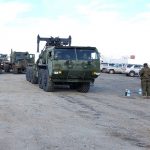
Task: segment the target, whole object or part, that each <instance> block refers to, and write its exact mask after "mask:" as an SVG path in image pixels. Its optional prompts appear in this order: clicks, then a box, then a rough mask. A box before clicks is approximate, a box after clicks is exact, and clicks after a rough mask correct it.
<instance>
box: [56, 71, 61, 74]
mask: <svg viewBox="0 0 150 150" xmlns="http://www.w3.org/2000/svg"><path fill="white" fill-rule="evenodd" d="M54 74H62V71H54Z"/></svg>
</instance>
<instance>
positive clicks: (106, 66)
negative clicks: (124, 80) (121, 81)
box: [101, 63, 125, 74]
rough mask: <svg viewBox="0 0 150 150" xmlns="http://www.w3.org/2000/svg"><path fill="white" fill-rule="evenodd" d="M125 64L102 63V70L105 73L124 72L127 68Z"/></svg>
mask: <svg viewBox="0 0 150 150" xmlns="http://www.w3.org/2000/svg"><path fill="white" fill-rule="evenodd" d="M124 66H125V64H119V63H101V72H105V73H110V74H114V73H123V72H124V70H125V67H124Z"/></svg>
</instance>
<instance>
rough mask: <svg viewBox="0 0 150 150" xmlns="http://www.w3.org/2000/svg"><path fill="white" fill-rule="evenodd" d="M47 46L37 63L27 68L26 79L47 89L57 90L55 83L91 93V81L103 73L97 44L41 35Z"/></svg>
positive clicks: (41, 39) (50, 90) (39, 38)
mask: <svg viewBox="0 0 150 150" xmlns="http://www.w3.org/2000/svg"><path fill="white" fill-rule="evenodd" d="M40 41H46V45H45V47H44V49H43V50H42V51H41V53H40V55H39V58H38V60H37V62H36V64H35V65H34V66H32V67H31V66H30V67H27V72H26V79H27V80H28V81H30V82H32V83H38V84H39V87H40V88H42V89H43V90H44V91H46V92H52V91H54V88H55V85H64V84H65V85H69V86H70V88H74V89H77V91H79V92H84V93H86V92H88V91H89V89H90V84H91V83H94V80H95V78H97V77H98V76H99V74H100V56H99V53H98V50H97V49H96V47H89V46H71V36H69V38H59V37H55V38H53V37H50V38H41V37H40V36H39V35H38V36H37V51H38V52H39V42H40Z"/></svg>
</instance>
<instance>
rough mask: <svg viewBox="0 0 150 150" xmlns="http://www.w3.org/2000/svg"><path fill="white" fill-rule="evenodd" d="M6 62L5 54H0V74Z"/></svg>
mask: <svg viewBox="0 0 150 150" xmlns="http://www.w3.org/2000/svg"><path fill="white" fill-rule="evenodd" d="M7 61H8V56H7V54H0V73H2V71H3V70H4V64H5V62H7Z"/></svg>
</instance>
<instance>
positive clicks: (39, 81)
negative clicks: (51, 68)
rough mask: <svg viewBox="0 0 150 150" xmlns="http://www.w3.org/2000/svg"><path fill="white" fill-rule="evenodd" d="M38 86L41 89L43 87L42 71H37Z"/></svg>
mask: <svg viewBox="0 0 150 150" xmlns="http://www.w3.org/2000/svg"><path fill="white" fill-rule="evenodd" d="M38 84H39V88H41V89H43V86H42V69H40V70H39V74H38Z"/></svg>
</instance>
